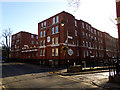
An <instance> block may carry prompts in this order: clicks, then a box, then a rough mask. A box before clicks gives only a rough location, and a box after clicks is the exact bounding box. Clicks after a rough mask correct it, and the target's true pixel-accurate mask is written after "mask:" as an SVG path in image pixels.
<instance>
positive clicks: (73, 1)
mask: <svg viewBox="0 0 120 90" xmlns="http://www.w3.org/2000/svg"><path fill="white" fill-rule="evenodd" d="M67 1H68V5H69V6H70V7H74V8H75V11H74V12H76V11H77V10H78V8H79V6H80V0H67Z"/></svg>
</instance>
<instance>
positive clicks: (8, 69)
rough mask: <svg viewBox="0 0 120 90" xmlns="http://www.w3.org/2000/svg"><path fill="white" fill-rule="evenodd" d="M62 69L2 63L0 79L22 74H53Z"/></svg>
mask: <svg viewBox="0 0 120 90" xmlns="http://www.w3.org/2000/svg"><path fill="white" fill-rule="evenodd" d="M62 69H65V67H50V66H41V65H33V64H25V63H3V64H2V78H5V77H11V76H18V75H24V74H34V73H43V72H54V71H58V70H62Z"/></svg>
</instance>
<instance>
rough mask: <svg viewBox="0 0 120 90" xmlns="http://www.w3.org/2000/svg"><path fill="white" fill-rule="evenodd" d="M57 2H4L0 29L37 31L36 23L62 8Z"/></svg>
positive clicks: (14, 31)
mask: <svg viewBox="0 0 120 90" xmlns="http://www.w3.org/2000/svg"><path fill="white" fill-rule="evenodd" d="M64 7H65V4H64V3H60V2H59V3H58V2H54V3H52V2H47V3H46V2H4V3H3V4H2V29H6V28H8V27H9V28H11V30H12V31H13V33H17V32H18V31H21V30H24V31H28V32H31V33H36V34H37V32H38V30H37V28H38V26H37V25H38V23H39V22H40V21H42V20H44V19H46V18H49V17H50V16H52V15H55V14H56V13H59V12H61V11H63V10H64Z"/></svg>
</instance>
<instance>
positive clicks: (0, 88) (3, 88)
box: [0, 82, 6, 90]
mask: <svg viewBox="0 0 120 90" xmlns="http://www.w3.org/2000/svg"><path fill="white" fill-rule="evenodd" d="M0 84H1V87H0V90H6V88H5V86H4V85H2V82H0Z"/></svg>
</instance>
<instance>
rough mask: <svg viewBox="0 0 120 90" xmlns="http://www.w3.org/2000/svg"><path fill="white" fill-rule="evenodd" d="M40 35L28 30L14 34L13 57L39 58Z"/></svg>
mask: <svg viewBox="0 0 120 90" xmlns="http://www.w3.org/2000/svg"><path fill="white" fill-rule="evenodd" d="M38 45H39V44H38V35H35V34H31V33H28V32H24V31H21V32H18V33H16V34H14V35H12V43H11V57H12V59H20V60H22V59H24V60H25V59H26V60H27V59H37V56H38V54H37V53H38Z"/></svg>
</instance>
